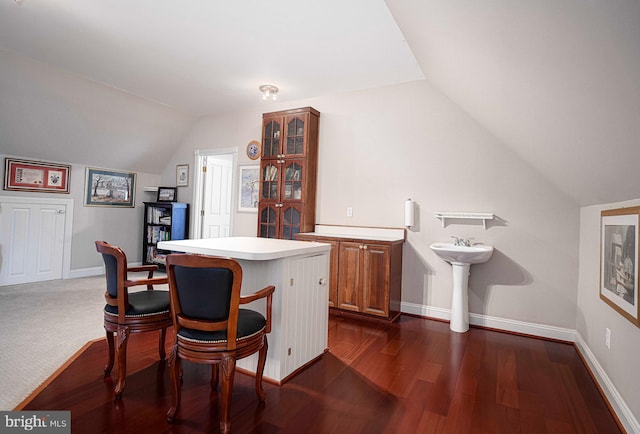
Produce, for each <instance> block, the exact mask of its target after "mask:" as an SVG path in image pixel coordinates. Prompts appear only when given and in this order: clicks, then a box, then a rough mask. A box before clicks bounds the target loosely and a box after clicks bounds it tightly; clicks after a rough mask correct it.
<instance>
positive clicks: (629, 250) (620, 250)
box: [600, 207, 640, 327]
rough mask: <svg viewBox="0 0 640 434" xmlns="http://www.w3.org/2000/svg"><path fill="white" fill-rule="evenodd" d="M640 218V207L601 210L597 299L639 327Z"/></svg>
mask: <svg viewBox="0 0 640 434" xmlns="http://www.w3.org/2000/svg"><path fill="white" fill-rule="evenodd" d="M639 217H640V207H630V208H620V209H612V210H605V211H602V212H601V213H600V219H601V230H600V237H601V238H600V298H601V299H602V300H603V301H604V302H605V303H607V304H608V305H609V306H611V307H612V308H614V309H615V310H616V311H618V312H619V313H620V314H621V315H622V316H624V317H625V318H627V319H628V320H629V321H631V322H632V323H634V324H635V325H636V326H638V327H640V307H639V306H640V304H638V246H639V245H638V223H639Z"/></svg>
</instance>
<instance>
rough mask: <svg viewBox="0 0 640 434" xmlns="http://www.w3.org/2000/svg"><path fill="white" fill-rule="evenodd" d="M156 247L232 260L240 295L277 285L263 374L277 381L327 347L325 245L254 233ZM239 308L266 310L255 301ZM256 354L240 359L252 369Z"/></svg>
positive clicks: (260, 302)
mask: <svg viewBox="0 0 640 434" xmlns="http://www.w3.org/2000/svg"><path fill="white" fill-rule="evenodd" d="M158 248H159V249H163V250H171V251H174V252H186V253H199V254H203V255H212V256H225V257H231V258H234V259H236V260H237V261H238V262H239V263H240V265H241V266H242V274H243V276H242V295H248V294H252V293H254V292H256V291H258V290H260V289H262V288H264V287H265V286H268V285H275V287H276V289H275V291H274V293H273V304H272V312H271V314H272V316H271V333H270V334H269V335H267V339H268V342H269V350H268V351H267V363H266V365H265V368H264V376H265V377H266V379H267V380H268V381H271V382H275V383H277V384H281V383H283V382H284V381H286V380H287V378H288V377H290V376H292V375H293V374H294V373H295V372H296V371H297V370H299V369H301V368H302V367H303V366H305V365H307V364H309V363H310V362H311V361H313V360H314V359H316V358H318V357H319V356H321V355H322V354H323V353H324V351H325V350H326V349H327V345H328V344H327V333H328V318H329V305H328V296H329V293H328V289H327V285H328V283H327V282H328V281H329V253H330V251H331V246H330V245H329V244H325V243H317V242H308V241H292V240H276V239H269V238H258V237H227V238H209V239H200V240H180V241H161V242H159V243H158ZM243 307H248V308H250V309H254V310H256V311H259V312H261V313H263V314H264V313H265V308H266V303H265V301H264V300H258V301H255V302H253V303H250V304H248V305H245V306H243ZM257 363H258V356H257V354H254V355H252V356H249V357H247V358H244V359H241V360H238V362H237V366H238V367H239V368H241V369H244V370H246V371H250V372H253V373H255V370H256V366H257Z"/></svg>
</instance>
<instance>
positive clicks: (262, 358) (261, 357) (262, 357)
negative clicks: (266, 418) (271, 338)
mask: <svg viewBox="0 0 640 434" xmlns="http://www.w3.org/2000/svg"><path fill="white" fill-rule="evenodd" d="M268 348H269V345H268V344H267V335H264V345H263V346H262V348H260V352H259V353H258V369H257V370H256V395H258V400H259V401H260V402H264V400H265V398H266V397H267V394H266V393H265V391H264V389H263V388H262V374H263V373H264V365H265V363H266V361H267V349H268Z"/></svg>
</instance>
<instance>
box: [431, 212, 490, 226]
mask: <svg viewBox="0 0 640 434" xmlns="http://www.w3.org/2000/svg"><path fill="white" fill-rule="evenodd" d="M433 215H434V217H436V218H438V219H440V220H442V227H445V226H446V220H447V219H450V220H482V226H484V228H485V230H486V229H487V220H493V219H494V215H493V213H488V212H444V211H440V212H435V213H434V214H433Z"/></svg>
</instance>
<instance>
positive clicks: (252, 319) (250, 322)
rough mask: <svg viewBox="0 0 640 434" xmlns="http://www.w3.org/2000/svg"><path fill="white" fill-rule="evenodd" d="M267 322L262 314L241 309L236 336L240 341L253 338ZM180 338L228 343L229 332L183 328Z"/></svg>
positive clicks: (179, 332)
mask: <svg viewBox="0 0 640 434" xmlns="http://www.w3.org/2000/svg"><path fill="white" fill-rule="evenodd" d="M266 325H267V320H266V319H265V318H264V316H262V314H260V313H258V312H256V311H253V310H249V309H240V310H239V311H238V332H237V334H236V336H237V339H238V340H242V339H246V338H248V337H251V336H253V335H255V334H256V333H258V332H259V331H261V330H262V329H264V328H265V326H266ZM178 336H179V337H180V338H182V339H186V340H190V341H201V342H226V340H227V331H226V330H218V331H215V332H205V331H201V330H193V329H188V328H181V329H180V331H178Z"/></svg>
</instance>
